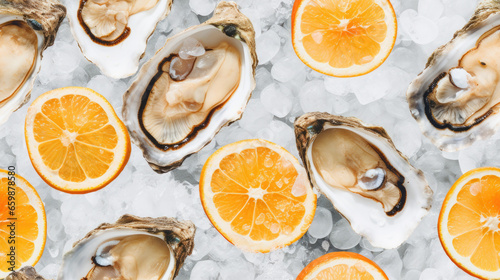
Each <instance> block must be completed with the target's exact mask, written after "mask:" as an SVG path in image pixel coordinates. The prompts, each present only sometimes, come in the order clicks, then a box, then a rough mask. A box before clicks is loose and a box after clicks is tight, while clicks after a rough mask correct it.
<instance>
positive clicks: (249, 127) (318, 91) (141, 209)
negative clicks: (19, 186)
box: [0, 0, 500, 280]
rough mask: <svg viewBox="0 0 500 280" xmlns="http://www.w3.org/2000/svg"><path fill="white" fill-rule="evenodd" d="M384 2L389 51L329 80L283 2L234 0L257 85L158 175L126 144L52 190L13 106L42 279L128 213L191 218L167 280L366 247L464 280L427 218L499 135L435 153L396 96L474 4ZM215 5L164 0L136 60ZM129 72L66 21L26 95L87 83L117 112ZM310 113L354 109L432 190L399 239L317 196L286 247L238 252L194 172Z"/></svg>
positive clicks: (15, 152) (278, 272)
mask: <svg viewBox="0 0 500 280" xmlns="http://www.w3.org/2000/svg"><path fill="white" fill-rule="evenodd" d="M66 1H74V0H66ZM391 2H392V4H393V6H394V8H395V10H396V13H397V15H398V23H399V31H398V32H399V33H398V39H397V42H396V45H395V47H394V50H393V51H392V53H391V55H390V57H389V58H388V59H387V61H386V62H385V63H384V64H383V65H382V66H381V67H380V68H378V69H377V70H375V71H374V72H372V73H370V74H368V75H366V76H362V77H358V78H351V79H339V78H332V77H327V76H325V75H322V74H319V73H316V72H315V71H312V70H311V69H309V68H307V67H306V66H305V65H304V64H302V62H301V61H300V60H299V59H298V58H297V57H296V55H295V53H294V51H293V49H292V47H291V41H290V15H291V8H292V5H293V1H292V0H240V1H238V3H239V5H240V7H241V9H242V12H243V13H244V14H246V15H247V16H248V17H249V18H250V19H251V20H252V22H253V24H254V27H255V31H256V35H257V53H258V55H259V59H260V63H259V67H258V69H257V88H256V89H255V91H254V93H253V96H252V99H251V100H250V102H249V104H248V106H247V109H246V111H245V113H244V115H243V118H242V120H241V121H239V122H236V123H234V124H233V125H231V126H230V127H226V128H224V129H222V130H221V132H220V133H219V134H218V135H217V136H216V137H215V139H214V140H213V141H212V142H211V143H210V144H209V145H208V146H207V147H205V148H204V149H203V150H202V151H201V152H199V153H198V154H196V155H193V156H191V157H190V158H188V159H187V160H186V161H185V162H184V164H183V165H182V167H180V168H179V169H177V170H175V171H173V172H170V173H168V174H163V175H159V174H156V173H155V172H153V171H152V170H151V168H150V167H149V166H148V165H147V163H146V161H145V160H144V159H143V157H142V153H141V151H140V150H139V149H138V148H137V147H136V146H134V145H132V155H131V157H130V161H129V163H128V165H127V166H126V167H125V169H124V170H123V172H122V173H121V175H120V176H119V177H118V178H117V179H116V180H115V181H114V182H112V183H111V184H110V185H109V186H107V187H106V188H104V189H103V190H100V191H97V192H95V193H90V194H86V195H69V194H66V193H62V192H59V191H56V190H54V189H52V188H50V187H49V186H47V185H46V184H45V183H44V182H43V181H42V179H41V178H40V177H39V176H38V175H37V174H36V172H35V171H34V169H33V167H32V165H31V163H30V161H29V157H28V154H27V150H26V144H25V141H24V132H23V127H24V117H25V115H26V111H27V108H28V106H27V105H26V106H24V107H23V108H21V109H20V110H19V111H17V112H16V113H14V114H13V115H12V116H11V117H10V119H9V121H8V123H7V124H4V125H3V126H2V128H1V129H0V168H4V169H5V168H7V166H9V165H15V166H16V170H17V171H18V173H19V174H20V175H21V176H24V177H25V178H26V179H28V181H30V182H31V184H33V186H35V187H36V189H37V190H38V192H39V194H40V196H41V197H42V199H43V201H44V202H45V209H46V212H47V222H48V230H47V244H46V247H45V251H44V254H43V257H42V259H41V260H40V262H39V263H38V264H37V265H36V268H37V270H38V271H39V272H40V273H41V274H42V275H43V276H45V277H46V278H49V279H54V278H55V277H56V274H57V272H58V269H59V266H60V264H61V261H62V256H63V254H64V252H67V251H68V250H69V249H70V248H71V247H72V244H73V243H74V242H75V241H77V240H79V239H80V238H82V237H83V236H84V235H85V234H86V233H87V232H88V231H90V230H92V229H93V228H95V227H97V226H98V225H99V224H101V223H104V222H114V221H115V220H116V219H117V218H118V217H119V216H121V215H122V214H125V213H130V214H135V215H139V216H173V217H177V218H179V219H190V220H192V221H193V222H194V223H195V224H196V225H197V232H196V238H195V249H194V252H193V254H192V255H191V256H190V257H188V258H187V259H186V262H185V264H184V266H183V268H182V269H181V272H180V274H179V276H178V277H177V279H183V280H185V279H191V280H195V279H224V280H230V279H231V280H232V279H239V280H252V279H256V280H264V279H266V280H267V279H269V280H270V279H273V280H275V279H277V280H280V279H283V280H287V279H295V277H296V276H297V275H298V273H299V272H300V271H301V270H302V269H303V268H304V266H305V265H307V264H308V263H309V262H310V261H312V260H313V259H315V258H317V257H319V256H321V255H324V254H326V253H328V252H333V251H338V250H348V251H353V252H358V253H361V254H363V255H365V256H367V257H368V258H370V259H372V260H374V261H375V262H376V263H377V264H378V265H380V266H381V267H382V269H383V270H384V271H385V272H386V273H387V274H388V275H389V277H390V279H391V280H394V279H405V280H416V279H422V280H423V279H425V280H432V279H472V277H470V276H468V275H467V274H466V273H464V272H463V271H462V270H460V269H459V268H457V267H456V266H455V265H454V264H453V263H452V262H451V261H450V260H449V258H448V257H447V256H446V254H445V253H444V251H443V249H442V247H441V244H440V242H439V239H438V237H437V230H436V224H437V217H438V214H439V211H440V208H441V204H442V201H443V199H444V196H445V195H446V193H447V191H448V190H449V188H450V186H451V185H452V184H453V182H454V181H455V180H456V179H457V178H458V177H459V176H460V175H461V174H462V173H463V172H465V171H467V170H469V169H472V168H475V167H479V166H485V165H492V166H500V158H497V157H496V151H497V148H496V147H497V146H498V145H499V144H500V136H499V135H497V136H496V137H493V138H492V139H490V140H488V141H483V142H478V143H476V144H475V145H473V146H472V147H470V148H469V149H467V150H464V151H462V152H459V153H442V152H440V151H439V150H438V149H437V148H436V147H434V146H433V145H432V144H431V143H430V142H429V141H428V140H427V139H426V138H425V137H423V136H422V134H421V133H420V130H419V129H418V126H417V124H416V122H415V120H414V119H413V118H412V117H411V116H410V113H409V110H408V104H407V102H406V97H405V96H406V89H407V87H408V84H409V83H410V82H411V80H412V79H414V78H415V77H416V75H417V74H418V73H420V71H422V70H423V68H424V64H425V62H426V60H427V57H428V56H429V55H430V54H431V53H432V51H433V50H434V49H435V48H437V47H438V46H439V45H441V44H443V43H445V42H447V41H448V40H449V39H451V37H452V34H453V33H454V32H455V31H456V30H457V29H459V28H461V27H462V26H463V25H464V24H465V22H466V20H468V18H469V17H470V16H471V14H472V12H473V9H474V6H475V4H476V3H477V2H476V0H420V1H417V0H392V1H391ZM215 4H216V1H214V0H176V1H174V6H173V9H172V12H171V13H170V15H169V16H168V18H167V19H166V20H164V21H162V22H161V23H160V24H159V25H158V27H157V29H156V32H155V33H154V35H153V36H152V37H151V38H150V40H149V43H148V48H147V53H146V55H145V57H144V58H143V60H142V61H141V63H144V62H145V61H146V60H147V59H149V58H150V57H151V56H152V55H153V54H154V52H155V51H156V50H157V49H159V48H160V47H161V46H162V45H163V44H164V42H165V40H166V39H167V38H168V37H169V36H171V35H172V34H175V33H177V32H180V31H181V30H183V29H185V28H187V27H190V26H193V25H196V24H198V23H200V22H202V21H205V20H206V19H207V18H208V17H209V16H210V15H211V13H212V11H213V8H214V7H215ZM132 80H133V78H129V79H122V80H113V79H110V78H108V77H106V76H103V75H102V74H101V73H100V72H99V70H98V68H97V67H96V66H94V65H93V64H91V63H89V62H88V61H87V60H85V58H84V57H83V55H82V54H81V52H80V50H79V48H78V46H77V44H76V42H75V41H74V39H73V37H72V35H71V32H70V30H69V25H68V22H67V20H65V21H64V23H63V24H62V25H61V28H60V31H59V33H58V36H57V40H56V42H55V44H54V46H52V47H50V48H49V49H48V50H46V51H45V53H44V60H43V63H42V69H41V71H40V74H39V76H38V79H37V81H36V83H35V87H34V89H33V92H32V97H31V101H32V100H34V99H35V98H36V97H38V96H39V95H40V94H42V93H44V92H46V91H48V90H51V89H55V88H59V87H64V86H87V87H90V88H93V89H95V90H96V91H98V92H99V93H101V94H103V95H104V96H105V97H106V98H108V100H109V101H110V102H111V104H112V105H113V106H114V108H115V110H116V111H117V112H119V113H121V107H122V95H123V93H124V92H125V91H126V90H127V88H128V86H129V85H130V84H131V82H132ZM30 103H31V102H30ZM311 111H326V112H330V113H333V114H341V115H344V116H356V117H358V118H360V119H361V120H363V121H365V122H367V123H371V124H375V125H381V126H383V127H384V128H385V129H386V130H387V131H388V133H389V135H390V136H391V137H392V138H393V140H394V142H395V144H396V146H397V147H398V149H400V150H401V151H402V152H403V153H404V154H406V155H407V156H408V157H409V158H410V161H411V162H412V164H414V165H415V166H416V167H417V168H419V169H422V170H423V171H424V173H425V176H426V178H427V181H428V182H429V184H430V186H431V188H432V189H433V190H434V202H433V207H432V209H431V211H430V213H429V214H428V215H427V216H426V217H425V218H424V219H423V221H422V222H421V223H420V225H419V227H418V228H417V229H416V230H415V232H414V233H413V235H412V236H411V237H410V238H409V239H408V241H407V242H406V243H404V244H403V245H401V246H400V247H399V248H398V249H394V250H381V249H377V248H373V247H372V246H370V244H369V243H368V242H367V241H366V240H364V239H363V238H360V237H359V236H358V235H356V234H355V233H353V232H352V230H351V229H350V227H349V226H348V223H347V222H346V221H345V220H344V219H343V218H341V216H340V215H339V214H338V213H337V212H336V211H335V210H334V209H333V207H332V205H331V203H330V202H329V201H328V200H327V199H325V197H319V199H318V208H317V216H316V218H315V220H314V222H313V224H312V225H311V228H310V230H309V232H308V233H307V234H306V235H305V236H304V237H303V238H302V239H300V240H299V241H298V242H296V243H294V244H292V245H291V246H289V247H287V248H283V249H282V250H277V251H274V252H271V253H268V254H253V253H245V252H242V251H240V250H239V249H238V248H236V247H235V246H233V245H231V244H230V243H228V242H227V241H226V240H225V239H224V238H223V237H222V236H221V235H220V234H219V233H218V232H217V231H216V230H215V229H214V228H213V227H212V225H211V223H210V222H209V220H208V219H207V217H206V216H205V213H204V211H203V209H202V207H201V204H200V200H199V192H198V185H197V182H198V179H199V174H200V171H201V168H202V165H203V163H204V162H205V160H206V159H207V158H208V156H209V155H211V154H212V153H213V152H214V151H215V150H216V149H218V148H219V147H221V146H223V145H226V144H229V143H231V142H234V141H237V140H241V139H251V138H264V139H268V140H270V141H273V142H276V143H278V144H279V145H282V146H284V147H285V148H286V149H288V150H289V151H290V152H292V153H293V154H294V155H295V156H298V154H297V150H296V146H295V137H294V133H293V128H292V127H293V121H294V119H295V118H296V117H297V116H300V115H301V114H303V113H304V112H311ZM492 151H493V152H492Z"/></svg>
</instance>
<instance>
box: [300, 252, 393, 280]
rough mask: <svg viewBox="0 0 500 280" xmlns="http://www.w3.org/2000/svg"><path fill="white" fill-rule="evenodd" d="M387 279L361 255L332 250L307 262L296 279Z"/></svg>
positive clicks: (387, 279)
mask: <svg viewBox="0 0 500 280" xmlns="http://www.w3.org/2000/svg"><path fill="white" fill-rule="evenodd" d="M313 279H314V280H330V279H335V280H389V278H388V277H387V275H386V274H385V273H384V271H383V270H382V269H381V268H380V267H379V266H378V265H377V264H376V263H374V262H373V261H371V260H370V259H368V258H366V257H364V256H363V255H360V254H356V253H351V252H334V253H329V254H326V255H323V256H321V257H319V258H317V259H315V260H313V261H312V262H311V263H309V264H308V265H307V266H306V267H305V268H304V269H303V270H302V271H301V272H300V273H299V276H297V280H313Z"/></svg>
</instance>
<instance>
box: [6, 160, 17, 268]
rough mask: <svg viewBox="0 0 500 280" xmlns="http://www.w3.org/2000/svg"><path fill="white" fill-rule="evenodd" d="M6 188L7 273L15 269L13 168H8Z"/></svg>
mask: <svg viewBox="0 0 500 280" xmlns="http://www.w3.org/2000/svg"><path fill="white" fill-rule="evenodd" d="M7 174H8V175H9V176H8V180H9V182H8V187H7V200H8V202H7V206H8V207H7V208H8V211H9V217H8V218H7V220H8V223H7V229H6V230H7V232H9V239H8V241H7V243H8V244H9V248H8V252H7V258H6V259H7V265H8V270H9V271H14V270H15V269H16V220H17V218H16V172H15V167H14V166H9V172H8V173H7Z"/></svg>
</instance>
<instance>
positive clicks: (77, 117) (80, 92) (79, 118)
mask: <svg viewBox="0 0 500 280" xmlns="http://www.w3.org/2000/svg"><path fill="white" fill-rule="evenodd" d="M25 137H26V145H27V147H28V153H29V157H30V159H31V162H32V163H33V166H34V167H35V170H36V171H37V172H38V174H40V176H41V177H42V178H43V179H44V180H45V182H47V184H49V185H50V186H52V187H54V188H55V189H58V190H61V191H64V192H68V193H87V192H91V191H96V190H98V189H100V188H103V187H104V186H106V185H107V184H108V183H110V182H111V181H112V180H113V179H114V178H116V177H117V176H118V174H120V172H121V171H122V170H123V168H124V167H125V165H126V164H127V161H128V159H129V157H130V137H129V135H128V132H127V129H126V128H125V126H124V124H123V123H122V122H121V120H120V119H119V118H118V116H117V115H116V113H115V111H114V110H113V107H112V106H111V104H109V103H108V101H107V100H106V99H105V98H104V97H103V96H102V95H100V94H98V93H97V92H95V91H93V90H91V89H88V88H82V87H66V88H60V89H55V90H51V91H49V92H46V93H44V94H42V95H41V96H40V97H38V98H37V99H36V100H35V101H34V102H33V103H32V104H31V106H30V108H29V109H28V114H27V116H26V124H25Z"/></svg>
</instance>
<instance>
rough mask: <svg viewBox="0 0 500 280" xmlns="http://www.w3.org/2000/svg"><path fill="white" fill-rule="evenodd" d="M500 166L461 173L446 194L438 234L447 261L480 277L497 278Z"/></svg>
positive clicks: (499, 263)
mask: <svg viewBox="0 0 500 280" xmlns="http://www.w3.org/2000/svg"><path fill="white" fill-rule="evenodd" d="M499 224H500V169H499V168H495V167H483V168H477V169H473V170H471V171H469V172H467V173H465V174H464V175H462V176H461V177H460V178H459V179H458V180H457V181H456V182H455V184H453V186H452V187H451V189H450V191H449V192H448V194H447V195H446V197H445V199H444V202H443V207H442V208H441V213H440V214H439V221H438V234H439V239H440V240H441V244H442V245H443V248H444V250H445V252H446V254H448V256H449V257H450V258H451V260H452V261H453V262H454V263H455V264H456V265H457V266H459V267H460V268H462V269H463V270H464V271H465V272H467V273H469V274H471V275H473V276H476V277H479V278H482V279H500V255H499V254H500V227H499Z"/></svg>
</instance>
